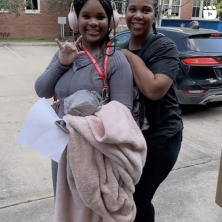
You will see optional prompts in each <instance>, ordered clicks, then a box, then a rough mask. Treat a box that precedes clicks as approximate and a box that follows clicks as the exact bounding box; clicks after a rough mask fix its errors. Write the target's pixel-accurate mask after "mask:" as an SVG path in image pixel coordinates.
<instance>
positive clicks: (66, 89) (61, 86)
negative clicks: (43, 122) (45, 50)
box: [35, 49, 133, 118]
mask: <svg viewBox="0 0 222 222" xmlns="http://www.w3.org/2000/svg"><path fill="white" fill-rule="evenodd" d="M58 55H59V51H57V52H56V53H55V55H54V57H53V59H52V61H51V62H50V64H49V65H48V67H47V68H46V70H45V71H44V73H43V74H42V75H41V76H39V77H38V79H37V80H36V83H35V90H36V93H37V95H38V96H39V97H41V98H42V97H45V98H51V97H53V96H54V95H56V97H57V98H58V99H59V100H60V102H61V105H60V110H59V117H60V118H62V117H63V116H64V99H65V98H67V97H68V96H70V95H72V94H73V93H75V92H76V91H78V90H82V89H85V90H89V91H97V92H98V93H99V94H100V95H101V93H102V89H103V80H102V79H101V78H100V76H99V74H98V72H97V71H96V69H95V68H94V66H93V64H92V63H91V61H90V60H89V59H88V58H87V57H80V58H78V59H77V60H76V61H75V62H74V63H73V65H72V66H70V67H63V66H61V65H60V63H59V61H58ZM94 56H95V58H96V59H97V61H98V62H99V64H100V66H101V67H102V63H103V61H102V60H103V59H102V58H99V54H98V53H97V54H94ZM108 83H109V90H110V99H111V100H116V101H118V102H120V103H122V104H124V105H126V106H127V107H128V108H129V109H130V110H131V109H132V106H133V75H132V71H131V68H130V65H129V63H128V61H127V59H126V58H125V56H124V54H123V53H122V52H121V51H119V50H117V49H116V50H115V52H114V53H113V54H112V55H111V56H110V58H109V68H108Z"/></svg>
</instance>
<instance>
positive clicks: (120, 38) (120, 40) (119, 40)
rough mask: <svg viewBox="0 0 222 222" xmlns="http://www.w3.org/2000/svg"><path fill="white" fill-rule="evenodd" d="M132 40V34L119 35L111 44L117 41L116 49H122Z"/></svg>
mask: <svg viewBox="0 0 222 222" xmlns="http://www.w3.org/2000/svg"><path fill="white" fill-rule="evenodd" d="M129 39H130V32H125V33H122V34H119V35H116V38H115V39H114V38H113V39H112V40H111V42H112V43H114V41H115V45H116V47H120V48H121V47H122V45H124V43H126V42H127V41H129Z"/></svg>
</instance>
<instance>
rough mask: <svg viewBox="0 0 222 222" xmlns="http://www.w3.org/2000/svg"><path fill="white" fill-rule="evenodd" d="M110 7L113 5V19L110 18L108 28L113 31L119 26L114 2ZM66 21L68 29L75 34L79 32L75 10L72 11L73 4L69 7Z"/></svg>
mask: <svg viewBox="0 0 222 222" xmlns="http://www.w3.org/2000/svg"><path fill="white" fill-rule="evenodd" d="M112 5H113V18H111V21H110V27H109V28H110V29H115V28H116V27H117V26H118V24H119V14H118V12H117V9H116V4H115V2H113V3H112ZM113 19H114V22H113ZM68 20H69V26H70V28H71V29H72V30H73V31H74V32H75V33H76V32H78V31H79V24H78V19H77V16H76V13H75V9H74V5H73V3H72V4H71V7H70V12H69V15H68Z"/></svg>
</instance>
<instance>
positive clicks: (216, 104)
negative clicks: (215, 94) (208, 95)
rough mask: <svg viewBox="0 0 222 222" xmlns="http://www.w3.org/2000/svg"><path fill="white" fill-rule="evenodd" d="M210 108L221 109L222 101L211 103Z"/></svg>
mask: <svg viewBox="0 0 222 222" xmlns="http://www.w3.org/2000/svg"><path fill="white" fill-rule="evenodd" d="M208 106H210V107H221V106H222V101H220V102H214V103H209V104H208Z"/></svg>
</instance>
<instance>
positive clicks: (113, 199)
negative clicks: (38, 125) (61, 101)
mask: <svg viewBox="0 0 222 222" xmlns="http://www.w3.org/2000/svg"><path fill="white" fill-rule="evenodd" d="M64 120H65V121H66V123H67V128H68V130H69V131H70V139H69V144H68V147H67V149H66V150H65V152H64V153H63V155H62V157H61V160H60V162H59V170H58V182H57V194H56V203H55V205H56V206H55V219H54V222H133V221H134V219H135V215H136V207H135V203H134V200H133V193H134V191H135V185H136V184H137V183H138V181H139V179H140V177H141V174H142V169H143V166H144V164H145V159H146V153H147V147H146V142H145V139H144V137H143V135H142V133H141V131H140V129H139V128H138V126H137V124H136V123H135V121H134V119H133V117H132V115H131V113H130V111H129V110H128V109H127V108H126V107H125V106H124V105H122V104H120V103H119V102H116V101H112V102H110V103H108V104H107V105H105V106H103V107H102V109H101V110H100V111H98V112H97V113H95V115H94V116H87V117H76V116H70V115H67V116H66V117H64Z"/></svg>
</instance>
